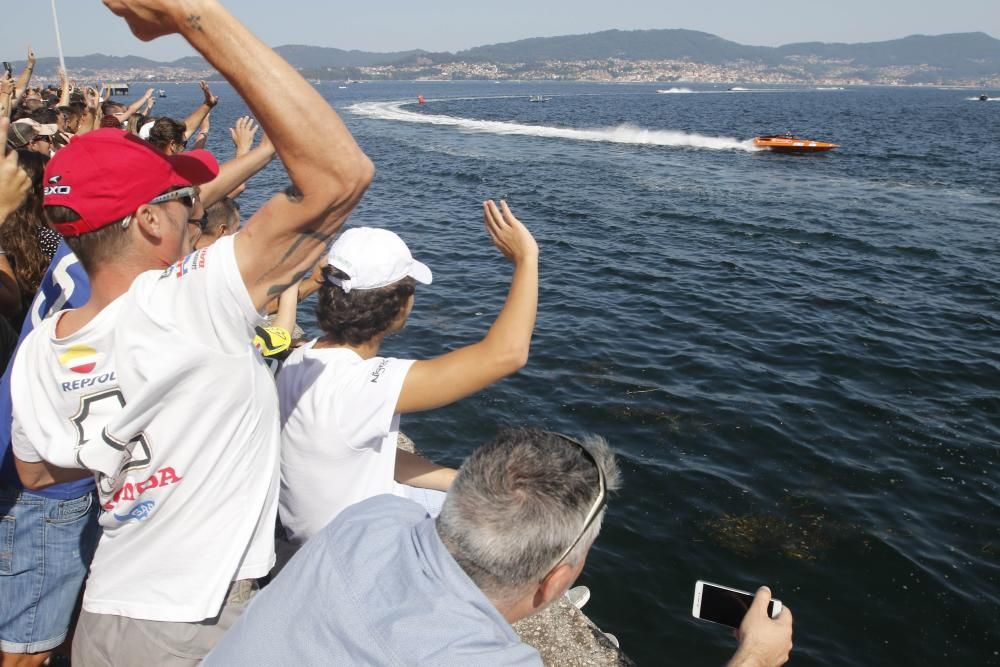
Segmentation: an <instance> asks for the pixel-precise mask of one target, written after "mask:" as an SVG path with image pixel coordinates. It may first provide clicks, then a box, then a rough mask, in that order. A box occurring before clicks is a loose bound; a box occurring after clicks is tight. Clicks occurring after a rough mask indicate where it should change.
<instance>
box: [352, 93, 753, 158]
mask: <svg viewBox="0 0 1000 667" xmlns="http://www.w3.org/2000/svg"><path fill="white" fill-rule="evenodd" d="M406 104H411V103H410V102H359V103H358V104H353V105H351V106H349V107H347V111H349V112H351V113H353V114H356V115H358V116H366V117H368V118H376V119H379V120H394V121H401V122H405V123H423V124H426V125H444V126H449V127H457V128H459V129H460V130H464V131H467V132H481V133H485V134H505V135H520V136H525V137H544V138H547V139H570V140H572V141H597V142H606V143H613V144H634V145H641V146H676V147H685V148H707V149H711V150H734V151H748V152H754V151H757V150H758V149H757V148H755V147H754V145H753V140H752V139H745V140H741V139H734V138H731V137H708V136H705V135H701V134H688V133H687V132H678V131H675V130H647V129H644V128H641V127H637V126H635V125H629V124H624V125H618V126H617V127H608V128H595V129H590V130H577V129H572V128H564V127H550V126H547V125H524V124H521V123H511V122H506V121H496V120H474V119H471V118H457V117H455V116H441V115H436V114H430V113H419V112H417V111H410V110H408V109H403V108H402V107H403V106H404V105H406Z"/></svg>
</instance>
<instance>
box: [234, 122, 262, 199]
mask: <svg viewBox="0 0 1000 667" xmlns="http://www.w3.org/2000/svg"><path fill="white" fill-rule="evenodd" d="M256 134H257V123H255V122H253V118H251V117H250V116H243V117H242V118H237V119H236V123H235V124H234V126H233V127H231V128H229V137H230V138H231V139H232V140H233V146H235V148H236V157H240V156H241V155H246V154H247V153H249V152H250V149H251V148H252V147H253V138H254V136H255V135H256ZM264 139H265V141H266V140H267V137H264ZM262 143H263V142H262ZM246 187H247V186H246V182H245V181H244V182H243V183H240V184H239V185H237V186H236V187H235V188H233V190H232V192H230V193H229V194H228V195H226V196H227V197H229V198H230V199H235V198H236V197H239V196H240V195H241V194H242V193H243V191H244V190H246Z"/></svg>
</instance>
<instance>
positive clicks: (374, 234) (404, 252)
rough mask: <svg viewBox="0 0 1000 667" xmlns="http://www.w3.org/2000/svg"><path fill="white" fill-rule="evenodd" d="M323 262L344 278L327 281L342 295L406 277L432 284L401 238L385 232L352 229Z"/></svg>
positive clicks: (337, 242)
mask: <svg viewBox="0 0 1000 667" xmlns="http://www.w3.org/2000/svg"><path fill="white" fill-rule="evenodd" d="M326 263H327V264H329V265H330V266H332V267H333V268H335V269H337V270H339V271H341V272H342V273H344V274H346V275H347V278H336V277H334V276H330V278H329V280H330V282H331V283H333V284H334V285H337V286H338V287H340V289H342V290H344V292H345V293H350V291H351V290H355V289H358V290H366V289H378V288H379V287H385V286H387V285H391V284H393V283H394V282H397V281H399V280H402V279H403V278H406V277H407V276H409V277H410V278H413V279H414V280H416V281H417V282H419V283H423V284H424V285H430V284H431V279H432V276H431V270H430V269H429V268H427V265H426V264H423V263H422V262H418V261H417V260H415V259H413V255H411V254H410V249H409V248H407V247H406V243H404V242H403V239H401V238H399V236H398V235H396V234H395V233H393V232H390V231H389V230H388V229H376V228H375V227H352V228H351V229H348V230H347V231H346V232H344V233H343V234H341V235H340V238H338V239H337V241H336V242H335V243H334V244H333V245H332V246H331V247H330V253H329V255H327V259H326Z"/></svg>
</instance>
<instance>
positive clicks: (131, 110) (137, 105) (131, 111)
mask: <svg viewBox="0 0 1000 667" xmlns="http://www.w3.org/2000/svg"><path fill="white" fill-rule="evenodd" d="M152 97H153V89H152V88H150V89H149V90H147V91H146V92H145V93H143V95H142V97H140V98H139V99H138V100H136V101H135V102H133V103H132V104H130V105H129V106H128V108H127V109H125V111H123V112H122V113H120V114H115V118H117V119H118V120H120V121H121V122H123V123H124V122H125V121H127V120H128V119H129V118H131V117H132V116H134V115H135V114H136V112H138V111H139V109H141V108H142V106H143V105H144V104H146V102H149V100H150V99H151V98H152Z"/></svg>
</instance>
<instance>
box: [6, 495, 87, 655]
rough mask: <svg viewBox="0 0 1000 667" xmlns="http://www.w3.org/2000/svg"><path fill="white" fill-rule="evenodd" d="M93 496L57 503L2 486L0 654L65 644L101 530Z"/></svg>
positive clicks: (35, 650) (57, 501)
mask: <svg viewBox="0 0 1000 667" xmlns="http://www.w3.org/2000/svg"><path fill="white" fill-rule="evenodd" d="M99 509H100V508H99V505H98V503H97V498H96V497H95V495H94V494H93V493H88V494H86V495H83V496H80V497H79V498H73V499H71V500H55V499H52V498H45V497H43V496H39V495H36V494H34V493H31V492H30V491H27V490H22V489H18V488H16V487H13V486H11V485H7V484H3V483H0V600H2V601H3V602H2V604H0V651H2V652H4V653H40V652H42V651H50V650H52V649H54V648H55V647H57V646H59V645H60V644H61V643H63V641H64V640H65V639H66V634H67V632H68V630H69V625H70V621H71V619H72V616H73V609H74V608H75V607H76V602H77V598H78V597H79V595H80V588H81V586H82V585H83V579H84V577H85V576H86V574H87V569H88V568H89V567H90V561H91V559H93V557H94V549H95V548H96V547H97V540H98V538H99V537H100V534H101V529H100V526H99V525H98V523H97V515H98V512H99Z"/></svg>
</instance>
